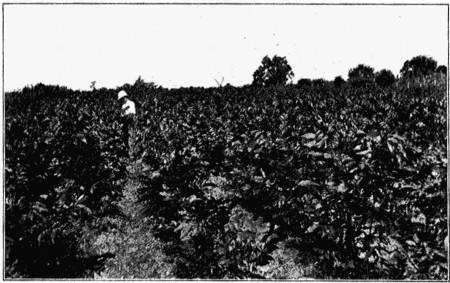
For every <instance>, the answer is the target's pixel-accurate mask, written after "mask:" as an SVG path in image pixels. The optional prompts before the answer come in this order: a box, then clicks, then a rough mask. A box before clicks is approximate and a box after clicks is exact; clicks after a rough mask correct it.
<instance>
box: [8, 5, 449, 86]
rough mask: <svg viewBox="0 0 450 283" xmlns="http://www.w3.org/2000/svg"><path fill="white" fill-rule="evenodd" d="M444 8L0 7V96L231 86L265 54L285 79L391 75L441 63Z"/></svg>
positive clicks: (245, 80)
mask: <svg viewBox="0 0 450 283" xmlns="http://www.w3.org/2000/svg"><path fill="white" fill-rule="evenodd" d="M447 9H448V7H447V6H388V5H384V6H380V5H377V6H343V5H341V6H337V5H333V6H317V5H294V6H292V5H289V6H286V5H283V6H280V5H245V6H242V5H5V6H4V89H5V91H11V90H15V89H21V88H22V87H24V86H25V85H34V84H37V83H39V82H42V83H45V84H59V85H64V86H67V87H70V88H73V89H89V86H90V83H91V82H92V81H94V80H95V81H97V83H96V86H97V88H100V87H108V88H110V87H112V88H114V87H117V86H121V85H123V84H124V83H130V84H132V83H134V81H135V80H136V79H137V77H138V76H141V77H142V78H143V79H144V80H145V81H147V82H155V83H156V84H157V85H162V86H164V87H169V88H171V87H180V86H186V87H187V86H206V87H208V86H216V83H215V81H214V80H215V79H217V80H219V81H220V80H221V79H222V77H223V78H224V84H226V83H230V84H232V85H236V86H240V85H243V84H249V83H251V82H252V79H253V78H252V75H253V72H254V71H255V70H256V69H257V68H258V66H259V65H260V63H261V60H262V58H263V57H264V56H265V55H269V56H270V57H272V56H273V55H275V54H276V55H279V56H285V57H286V59H287V60H288V62H289V64H290V65H291V66H292V68H293V71H294V73H295V77H294V79H293V81H294V82H297V80H298V79H300V78H312V79H314V78H325V79H329V80H332V79H334V77H336V76H338V75H341V76H342V77H343V78H344V79H346V78H347V73H348V70H349V69H350V68H353V67H355V66H356V65H357V64H359V63H364V64H367V65H370V66H372V67H373V68H374V69H375V71H378V70H380V69H383V68H387V69H390V70H391V71H392V72H393V73H394V74H398V73H399V70H400V68H401V67H402V65H403V63H404V62H405V61H406V60H408V59H411V58H412V57H414V56H416V55H427V56H431V57H433V58H434V59H435V60H436V61H437V62H438V64H439V65H441V64H444V65H447V60H448V58H447V56H448V41H447V33H448V31H447V24H448V20H447Z"/></svg>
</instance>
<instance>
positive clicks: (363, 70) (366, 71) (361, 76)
mask: <svg viewBox="0 0 450 283" xmlns="http://www.w3.org/2000/svg"><path fill="white" fill-rule="evenodd" d="M374 79H375V75H374V73H373V68H372V67H370V66H367V65H364V64H359V65H358V66H356V67H355V68H352V69H350V70H349V71H348V81H349V82H350V84H351V85H352V86H355V87H361V86H367V85H370V84H372V83H373V82H374Z"/></svg>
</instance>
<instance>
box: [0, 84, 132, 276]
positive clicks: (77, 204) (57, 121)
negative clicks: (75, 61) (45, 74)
mask: <svg viewBox="0 0 450 283" xmlns="http://www.w3.org/2000/svg"><path fill="white" fill-rule="evenodd" d="M114 95H115V92H114V91H109V92H102V93H96V94H95V95H94V94H92V93H91V92H84V93H81V92H73V91H70V90H67V89H65V88H60V87H52V86H44V85H38V86H36V87H34V88H30V89H26V90H24V92H23V93H16V94H15V95H14V96H13V95H11V96H10V97H9V99H7V100H6V103H5V111H6V115H5V198H6V204H5V208H4V213H5V222H6V223H5V236H6V246H5V256H6V258H5V266H6V274H5V275H6V277H8V278H11V277H31V278H53V277H58V278H73V277H85V276H88V275H90V274H93V271H95V270H97V269H98V268H101V267H102V262H103V260H104V259H106V258H107V257H109V256H112V255H109V254H94V253H92V252H91V251H90V248H89V243H90V241H91V239H90V238H91V237H95V235H96V231H97V230H98V229H105V228H107V227H105V225H106V224H107V223H104V222H102V219H103V217H104V216H106V215H116V214H117V213H118V209H117V206H116V204H117V201H118V200H119V199H120V196H121V194H122V185H121V184H122V182H123V181H124V179H125V172H126V171H125V166H126V163H125V160H123V159H122V158H121V156H122V155H124V150H125V149H124V148H123V145H122V143H121V139H120V129H119V125H118V123H117V122H116V120H117V119H116V114H115V113H116V109H115V108H116V106H115V104H114V103H116V101H115V99H114V97H113V96H114Z"/></svg>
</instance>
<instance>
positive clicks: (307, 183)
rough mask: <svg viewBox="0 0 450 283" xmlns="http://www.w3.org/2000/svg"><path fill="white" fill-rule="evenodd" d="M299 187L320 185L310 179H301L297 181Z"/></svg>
mask: <svg viewBox="0 0 450 283" xmlns="http://www.w3.org/2000/svg"><path fill="white" fill-rule="evenodd" d="M298 185H299V186H300V187H310V186H320V185H319V184H317V183H315V182H313V181H311V180H302V181H300V183H298Z"/></svg>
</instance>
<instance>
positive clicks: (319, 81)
mask: <svg viewBox="0 0 450 283" xmlns="http://www.w3.org/2000/svg"><path fill="white" fill-rule="evenodd" d="M326 83H327V82H326V81H325V80H324V79H314V80H312V85H313V86H314V87H324V86H325V84H326Z"/></svg>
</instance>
